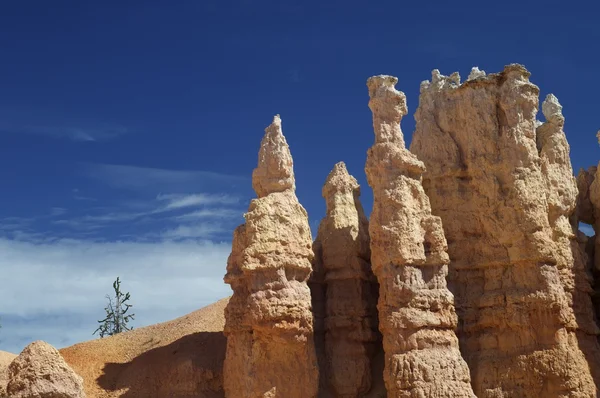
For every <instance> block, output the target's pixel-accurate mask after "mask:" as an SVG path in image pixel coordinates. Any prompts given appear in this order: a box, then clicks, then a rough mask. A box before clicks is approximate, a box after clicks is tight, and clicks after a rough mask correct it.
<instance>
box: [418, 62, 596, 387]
mask: <svg viewBox="0 0 600 398" xmlns="http://www.w3.org/2000/svg"><path fill="white" fill-rule="evenodd" d="M538 95H539V89H538V88H537V86H535V85H534V84H532V83H531V82H530V81H529V72H527V70H526V69H525V68H524V67H522V66H521V65H509V66H507V67H506V68H505V69H504V71H503V72H501V73H499V74H491V75H487V76H485V77H479V78H477V79H474V80H468V81H467V82H465V83H463V84H462V85H461V84H460V79H459V77H458V74H456V73H455V74H453V75H451V76H450V77H446V76H443V75H441V74H440V73H439V71H437V70H434V71H433V75H432V81H431V82H429V81H426V82H423V83H422V85H421V95H420V103H419V108H418V110H417V113H416V115H415V119H416V121H417V126H416V131H415V134H414V136H413V141H412V144H411V148H410V149H411V151H412V152H413V153H415V154H416V155H417V156H418V157H419V159H421V160H422V161H423V162H424V163H425V166H426V167H427V171H426V172H425V174H424V180H423V185H424V187H425V191H426V192H427V193H428V195H429V198H430V200H431V206H432V208H433V212H434V214H437V215H439V216H440V217H441V218H442V221H443V226H444V232H445V235H446V238H447V239H448V246H449V254H450V258H451V259H452V262H451V264H450V272H449V276H448V281H449V286H450V288H451V290H452V291H453V293H454V294H455V297H456V307H457V310H458V315H459V319H460V320H461V322H460V323H459V328H458V335H459V338H460V342H461V351H462V353H463V355H464V356H465V359H466V360H467V362H468V363H469V367H470V370H471V375H472V379H473V388H474V390H475V393H476V394H477V396H478V397H480V398H484V397H489V398H492V397H494V398H498V397H531V398H534V397H566V396H569V397H595V396H596V387H595V385H594V380H593V378H592V374H591V372H592V371H590V368H592V369H594V368H595V369H598V368H599V366H600V362H598V345H597V342H596V335H597V333H598V330H597V327H596V325H595V324H594V322H593V319H592V314H593V311H592V309H591V301H590V298H589V293H590V285H589V279H588V275H587V274H586V272H585V255H584V253H582V251H581V250H580V247H579V244H578V242H577V239H576V235H575V232H574V229H573V226H572V225H571V223H570V221H569V218H570V217H571V216H572V215H573V212H574V209H575V202H576V193H577V189H576V183H575V180H574V178H573V177H572V169H571V164H570V160H569V146H568V144H567V141H566V139H565V136H564V132H563V130H562V127H563V124H564V118H563V117H562V113H561V106H560V104H559V103H558V100H557V99H556V98H555V97H554V96H549V97H548V98H547V99H546V101H545V102H544V105H543V106H542V110H543V113H544V115H545V118H546V122H545V123H542V124H540V123H536V119H535V116H536V113H537V110H538ZM586 359H587V360H586ZM588 363H589V365H588Z"/></svg>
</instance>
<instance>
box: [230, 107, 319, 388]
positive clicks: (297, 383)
mask: <svg viewBox="0 0 600 398" xmlns="http://www.w3.org/2000/svg"><path fill="white" fill-rule="evenodd" d="M292 164H293V163H292V157H291V155H290V151H289V148H288V145H287V143H286V141H285V138H284V136H283V134H282V132H281V120H280V119H279V116H276V117H275V119H274V120H273V124H271V125H270V126H269V127H267V129H266V134H265V137H264V138H263V140H262V143H261V149H260V152H259V160H258V167H257V168H256V169H255V170H254V173H253V176H252V177H253V178H252V180H253V181H252V184H253V186H254V189H255V191H256V193H257V195H258V198H257V199H253V200H252V201H251V202H250V207H249V209H248V212H247V213H246V214H245V215H244V217H245V219H246V223H245V224H243V225H241V226H239V227H238V228H237V229H236V230H235V232H234V235H233V244H232V251H231V255H230V256H229V259H228V261H227V274H226V275H225V278H224V279H225V282H226V283H228V284H230V285H231V288H232V289H233V296H232V297H231V299H230V301H229V303H228V305H227V308H226V309H225V330H224V332H225V334H226V335H227V353H226V357H225V363H224V366H223V374H224V389H225V395H226V397H227V398H239V397H253V398H254V397H264V398H275V397H278V398H314V397H316V396H317V389H318V382H319V374H318V367H317V359H316V354H315V347H314V341H313V319H312V314H311V296H310V290H309V288H308V285H307V283H306V280H307V278H308V276H309V275H310V273H311V270H312V267H311V261H312V260H313V251H312V237H311V233H310V227H309V224H308V216H307V213H306V210H304V208H303V207H302V206H301V205H300V203H298V199H297V197H296V194H295V191H294V190H295V186H294V173H293V167H292Z"/></svg>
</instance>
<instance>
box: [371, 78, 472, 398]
mask: <svg viewBox="0 0 600 398" xmlns="http://www.w3.org/2000/svg"><path fill="white" fill-rule="evenodd" d="M397 81H398V79H397V78H395V77H392V76H374V77H371V78H369V79H368V81H367V86H368V88H369V96H370V98H371V99H370V101H369V108H371V111H372V112H373V127H374V130H375V145H373V146H372V147H371V148H370V149H369V151H368V155H367V164H366V167H365V171H366V173H367V179H368V182H369V185H370V186H371V187H372V188H373V199H374V203H373V213H372V214H371V219H370V224H369V232H370V236H371V262H372V265H373V272H374V273H375V275H376V276H377V279H378V281H379V285H380V290H379V304H378V309H379V329H380V331H381V333H382V335H383V348H384V351H385V370H384V379H385V383H386V387H387V391H388V397H390V398H392V397H393V398H397V397H407V398H409V397H439V398H444V397H447V398H450V397H453V398H456V397H473V396H474V395H473V391H472V389H471V385H470V376H469V369H468V368H467V364H466V363H465V361H464V360H463V359H462V357H461V354H460V351H459V349H458V339H457V337H456V335H455V334H454V329H455V328H456V326H457V317H456V313H455V310H454V298H453V296H452V293H450V291H449V290H448V289H447V287H446V275H447V269H448V263H449V258H448V254H447V253H446V249H447V244H446V239H445V237H444V232H443V230H442V224H441V220H440V218H439V217H436V216H433V215H432V214H431V208H430V204H429V199H428V197H427V195H425V192H424V190H423V187H422V185H421V175H422V173H423V172H424V170H425V167H424V165H423V163H422V162H421V161H419V160H418V159H417V158H416V156H414V155H413V154H412V153H410V152H409V151H408V150H407V149H406V148H405V144H404V137H403V134H402V131H401V129H400V121H401V119H402V117H403V116H404V115H406V113H407V108H406V98H405V96H404V94H403V93H401V92H399V91H397V90H396V89H395V88H394V85H395V84H396V83H397Z"/></svg>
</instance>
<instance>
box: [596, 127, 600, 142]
mask: <svg viewBox="0 0 600 398" xmlns="http://www.w3.org/2000/svg"><path fill="white" fill-rule="evenodd" d="M596 139H597V140H598V145H600V130H598V132H597V133H596Z"/></svg>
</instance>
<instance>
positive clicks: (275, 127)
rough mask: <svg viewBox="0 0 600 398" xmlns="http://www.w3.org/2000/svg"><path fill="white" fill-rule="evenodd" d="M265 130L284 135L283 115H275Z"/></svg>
mask: <svg viewBox="0 0 600 398" xmlns="http://www.w3.org/2000/svg"><path fill="white" fill-rule="evenodd" d="M265 131H266V132H267V133H269V132H272V133H273V134H276V135H281V136H283V132H282V131H281V116H279V115H275V116H273V121H272V122H271V124H270V125H269V127H267V128H266V129H265Z"/></svg>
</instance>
